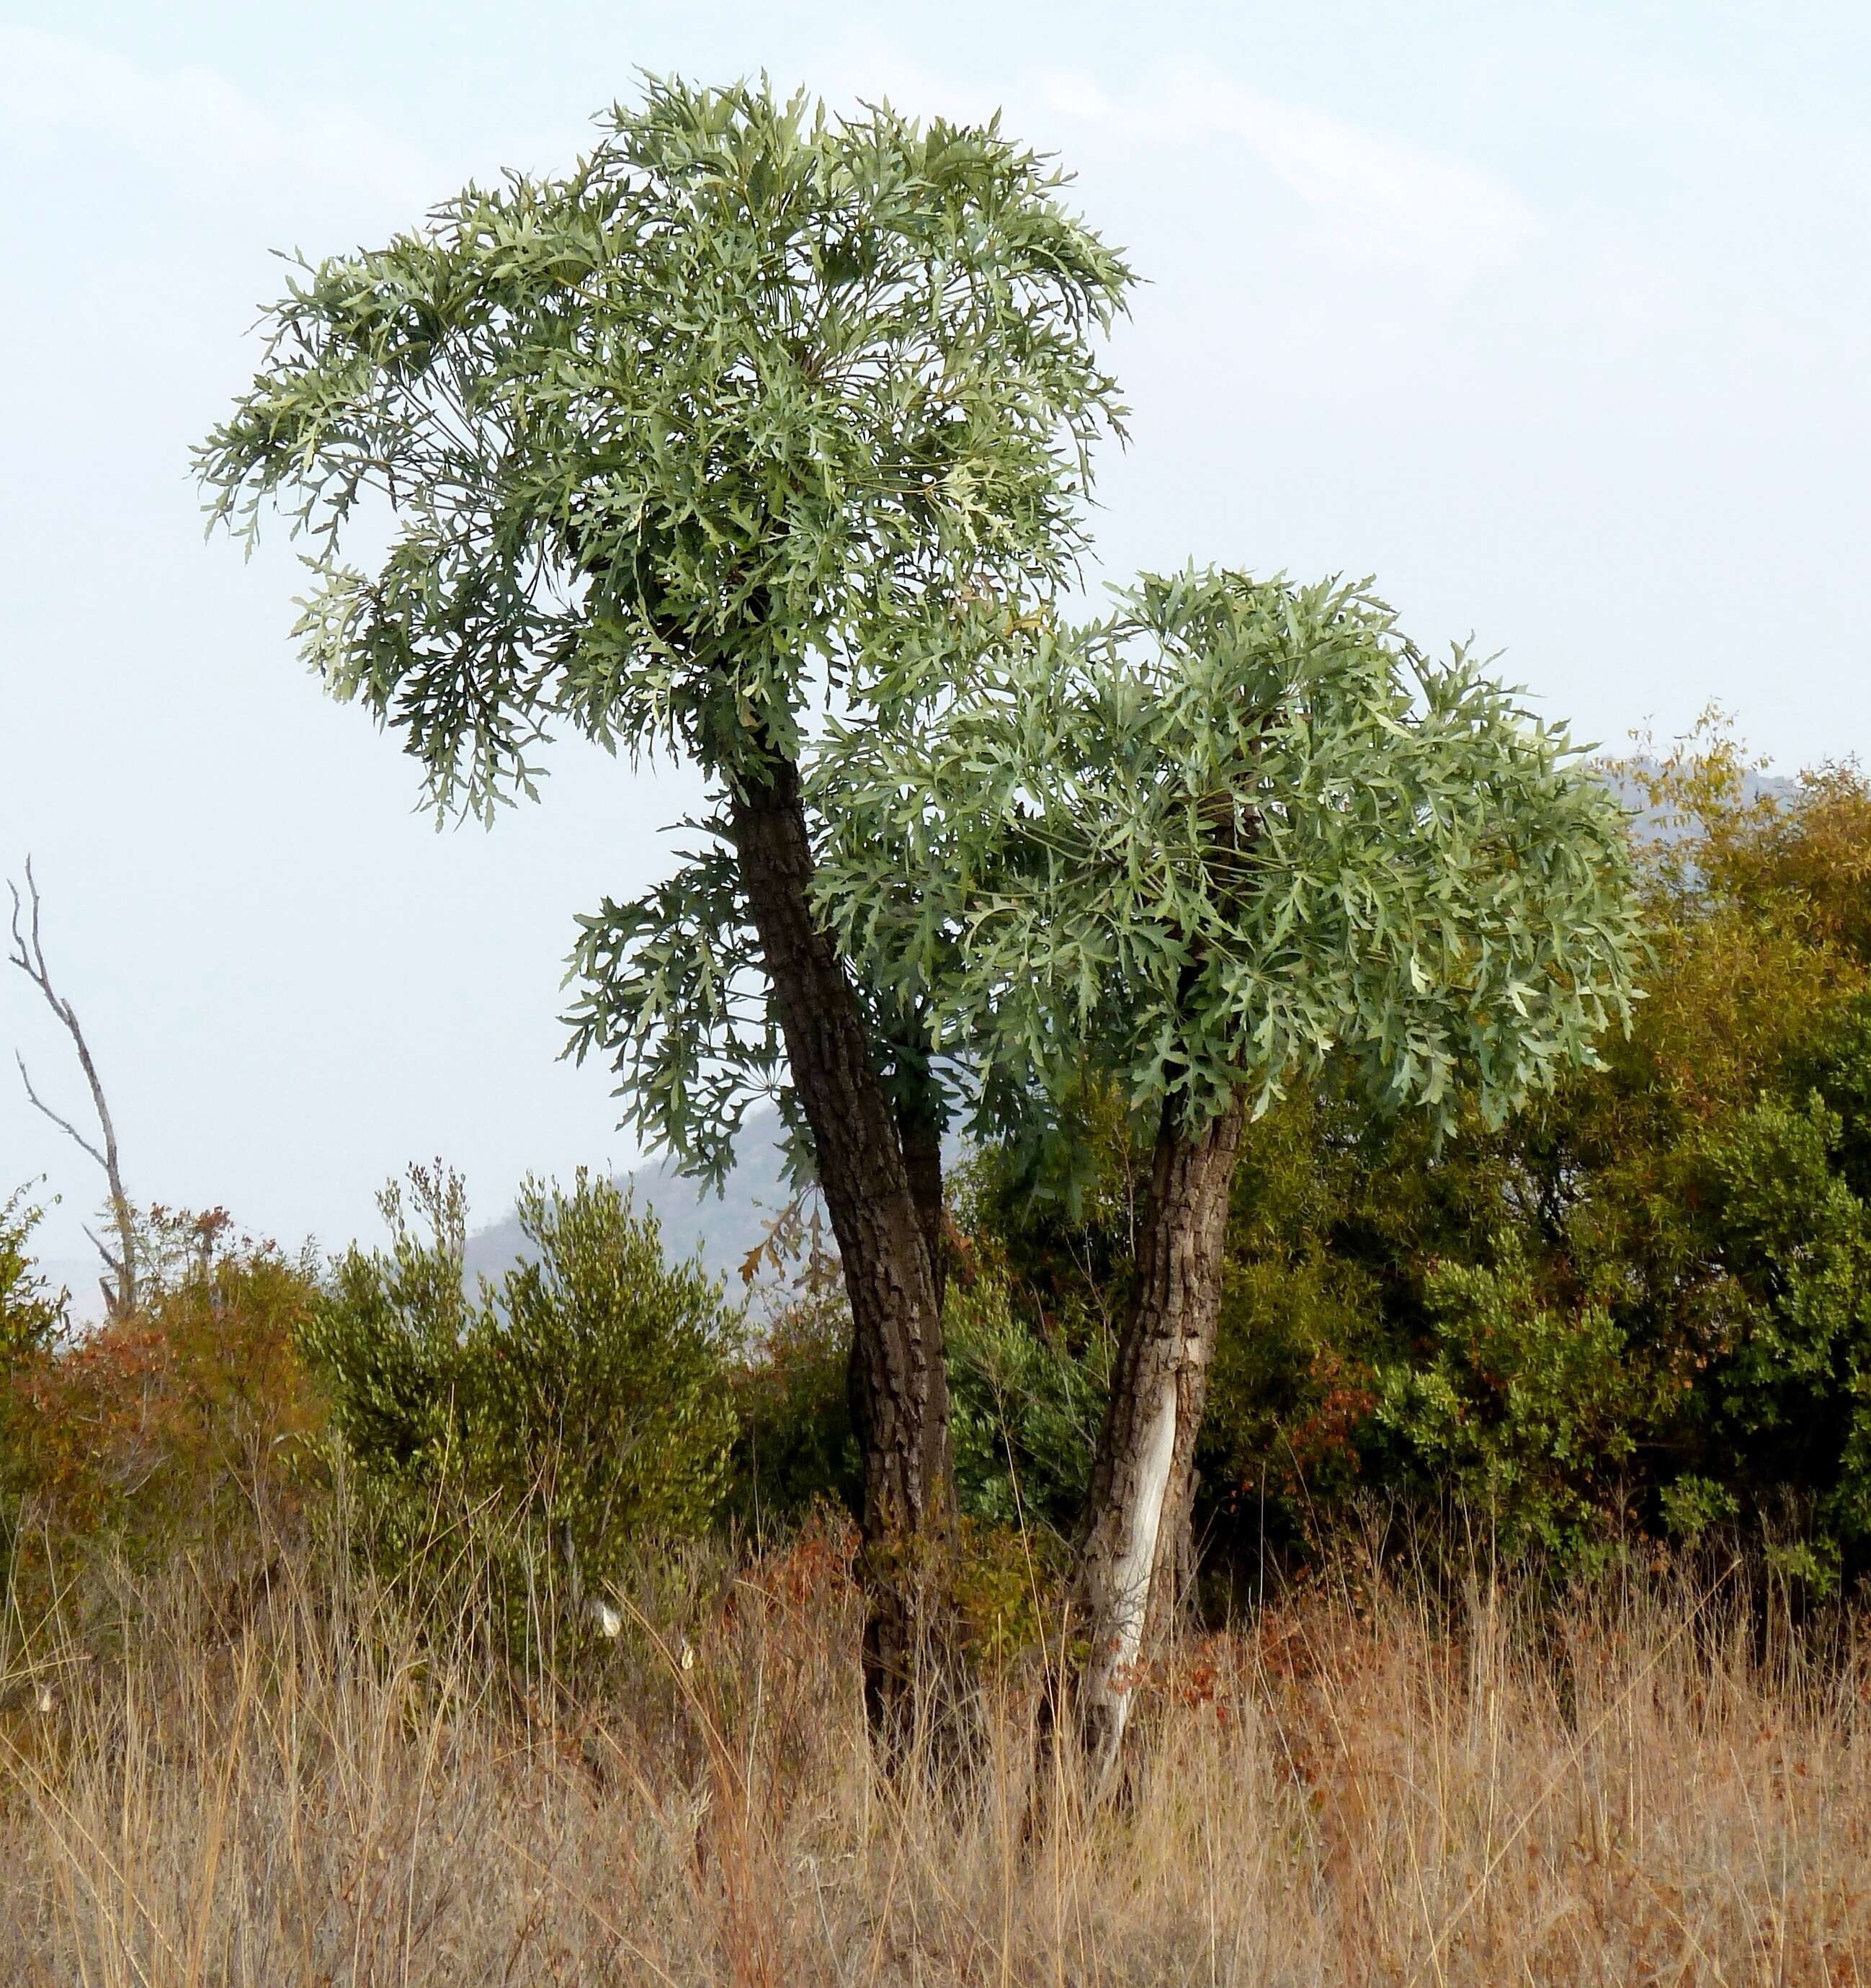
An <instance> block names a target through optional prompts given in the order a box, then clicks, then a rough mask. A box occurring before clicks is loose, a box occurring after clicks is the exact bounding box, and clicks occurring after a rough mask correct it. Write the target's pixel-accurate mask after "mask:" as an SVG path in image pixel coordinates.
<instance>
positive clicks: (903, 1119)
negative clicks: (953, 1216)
mask: <svg viewBox="0 0 1871 1988" xmlns="http://www.w3.org/2000/svg"><path fill="white" fill-rule="evenodd" d="M897 1134H898V1136H899V1138H900V1139H901V1140H902V1141H903V1166H904V1168H905V1170H906V1171H907V1173H908V1175H909V1178H910V1199H911V1200H912V1201H913V1202H914V1203H915V1204H916V1222H917V1227H918V1228H919V1229H921V1231H922V1232H923V1246H924V1249H927V1251H928V1252H929V1274H930V1279H931V1280H932V1281H933V1283H934V1286H935V1304H936V1311H937V1315H938V1316H939V1315H940V1314H941V1310H942V1302H943V1299H944V1297H945V1295H946V1294H947V1289H948V1241H947V1219H946V1213H945V1211H944V1207H943V1205H942V1128H941V1126H940V1125H939V1124H937V1122H936V1118H935V1114H934V1111H927V1110H922V1111H918V1110H912V1109H911V1108H910V1107H907V1106H905V1107H900V1108H899V1110H898V1111H897Z"/></svg>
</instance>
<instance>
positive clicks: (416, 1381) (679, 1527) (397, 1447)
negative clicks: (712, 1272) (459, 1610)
mask: <svg viewBox="0 0 1871 1988" xmlns="http://www.w3.org/2000/svg"><path fill="white" fill-rule="evenodd" d="M408 1185H409V1193H408V1197H407V1200H406V1199H405V1196H404V1192H403V1190H402V1189H401V1188H399V1187H397V1186H395V1185H392V1186H391V1187H390V1188H387V1189H386V1191H385V1192H384V1193H383V1195H382V1197H381V1198H380V1205H381V1206H382V1208H383V1214H384V1216H385V1219H386V1220H387V1222H388V1223H389V1225H390V1233H391V1243H390V1249H389V1250H388V1252H387V1253H383V1252H376V1251H372V1252H366V1251H363V1250H361V1249H356V1248H353V1249H351V1250H350V1251H349V1252H348V1253H346V1255H345V1256H344V1257H343V1259H341V1260H340V1261H339V1263H338V1264H337V1265H336V1269H335V1271H334V1273H333V1276H332V1278H331V1280H330V1282H329V1286H328V1287H327V1289H326V1290H325V1291H324V1292H323V1293H321V1295H320V1297H319V1300H318V1301H317V1303H316V1304H315V1305H314V1307H312V1314H311V1317H310V1318H309V1321H308V1324H307V1326H306V1330H305V1333H304V1335H303V1341H302V1343H303V1344H304V1347H305V1349H306V1353H307V1355H308V1357H309V1359H310V1361H311V1362H312V1367H313V1369H314V1371H315V1372H316V1374H317V1375H318V1377H319V1381H320V1383H321V1384H322V1386H323V1388H324V1389H325V1391H326V1394H327V1395H328V1397H329V1401H330V1404H331V1421H332V1427H333V1431H334V1432H335V1434H336V1438H337V1440H338V1442H339V1446H340V1449H341V1450H342V1452H343V1455H344V1457H345V1459H346V1462H348V1464H349V1465H350V1468H351V1472H352V1475H353V1480H354V1484H355V1489H356V1495H357V1499H358V1510H359V1516H360V1520H361V1521H362V1523H363V1535H362V1537H363V1540H364V1541H365V1542H366V1543H367V1544H368V1546H369V1547H370V1550H372V1551H373V1553H374V1554H377V1556H378V1557H380V1559H383V1560H385V1561H387V1564H389V1565H390V1567H391V1568H392V1569H393V1570H404V1569H407V1568H410V1567H413V1566H414V1564H415V1563H416V1562H417V1561H418V1560H420V1558H421V1557H423V1556H424V1554H426V1553H427V1552H429V1551H430V1550H431V1549H432V1548H433V1547H435V1546H436V1544H437V1543H438V1541H441V1540H455V1541H457V1542H459V1541H460V1540H463V1539H467V1540H471V1541H472V1542H473V1543H475V1547H476V1549H477V1550H478V1551H480V1552H481V1553H482V1554H487V1555H490V1556H491V1557H492V1559H493V1560H494V1562H495V1573H496V1577H497V1578H496V1589H497V1591H498V1596H499V1598H500V1600H501V1602H502V1605H503V1606H504V1607H505V1609H506V1610H507V1611H508V1618H509V1620H510V1621H512V1620H515V1619H517V1618H516V1615H515V1611H520V1610H523V1609H526V1608H531V1607H533V1606H535V1605H536V1604H537V1601H538V1598H539V1597H538V1596H537V1594H535V1593H533V1592H532V1591H533V1590H535V1589H536V1587H537V1586H538V1584H539V1581H541V1580H542V1578H544V1579H546V1580H549V1581H557V1580H562V1581H563V1583H564V1587H563V1590H562V1598H565V1599H569V1600H576V1599H578V1598H579V1597H581V1596H586V1595H590V1594H596V1593H597V1592H599V1591H602V1590H603V1588H604V1587H606V1585H607V1584H610V1583H613V1582H614V1581H616V1580H617V1579H618V1578H619V1577H620V1574H621V1573H622V1571H623V1569H624V1567H625V1566H626V1562H627V1556H628V1553H629V1550H630V1545H631V1542H632V1541H633V1539H634V1538H635V1537H637V1536H639V1535H640V1534H642V1533H646V1532H650V1531H654V1532H657V1533H661V1534H664V1535H681V1534H684V1533H695V1532H697V1531H699V1530H701V1529H702V1528H703V1527H704V1526H706V1525H707V1524H708V1522H709V1521H710V1520H711V1519H712V1517H713V1516H714V1513H715V1512H716V1510H717V1509H718V1506H719V1504H720V1502H721V1496H722V1493H723V1491H724V1486H725V1479H726V1474H727V1465H728V1449H729V1445H730V1443H731V1439H732V1436H733V1433H734V1417H733V1407H732V1402H731V1392H730V1384H729V1381H730V1361H731V1356H732V1355H733V1354H734V1353H735V1350H736V1345H737V1341H738V1315H737V1314H736V1313H735V1312H734V1311H732V1310H731V1309H730V1308H729V1307H728V1305H727V1303H726V1302H725V1301H724V1298H723V1296H722V1294H721V1289H720V1287H719V1286H718V1285H717V1284H716V1283H713V1282H711V1280H709V1279H708V1277H706V1276H704V1274H703V1273H702V1271H701V1268H700V1266H699V1265H698V1264H696V1263H686V1264H681V1265H674V1266H672V1265H670V1264H669V1263H666V1262H665V1261H664V1256H663V1252H662V1244H661V1237H660V1231H659V1229H658V1228H657V1223H656V1222H655V1220H654V1219H653V1217H650V1216H645V1217H638V1216H637V1215H634V1214H633V1212H632V1211H631V1209H630V1204H629V1202H627V1201H626V1199H624V1197H623V1195H621V1194H620V1192H618V1190H617V1189H616V1188H615V1187H614V1186H613V1185H611V1184H610V1182H606V1181H603V1180H600V1179H596V1178H593V1177H592V1176H591V1175H589V1174H587V1173H586V1172H585V1171H583V1170H581V1171H579V1174H578V1175H577V1177H576V1180H575V1182H574V1183H573V1185H572V1187H571V1188H570V1189H569V1190H568V1191H563V1192H562V1191H560V1190H559V1189H558V1188H555V1187H552V1186H550V1185H544V1184H542V1183H540V1182H536V1181H532V1180H529V1182H527V1183H526V1184H525V1186H524V1188H522V1191H521V1194H520V1198H519V1210H518V1212H519V1218H520V1225H521V1227H522V1231H523V1232H524V1233H525V1236H526V1239H527V1241H528V1242H529V1245H530V1246H531V1248H532V1252H533V1254H532V1256H531V1257H530V1258H529V1259H528V1260H523V1261H522V1262H520V1263H516V1264H515V1266H514V1267H513V1268H512V1270H509V1271H508V1272H507V1273H506V1274H505V1276H503V1277H502V1279H501V1280H500V1282H499V1283H498V1286H490V1285H489V1284H488V1283H486V1282H485V1280H484V1282H483V1283H482V1286H481V1290H480V1292H479V1293H478V1296H477V1297H473V1298H471V1297H469V1295H468V1293H467V1291H466V1290H465V1288H464V1281H463V1270H462V1256H463V1249H464V1243H465V1240H466V1206H465V1202H464V1195H463V1193H462V1188H461V1182H460V1181H459V1179H458V1178H457V1177H455V1176H454V1175H450V1174H447V1173H445V1172H443V1171H441V1170H439V1169H437V1171H433V1172H432V1171H428V1170H427V1169H424V1168H411V1169H410V1174H409V1177H408Z"/></svg>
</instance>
